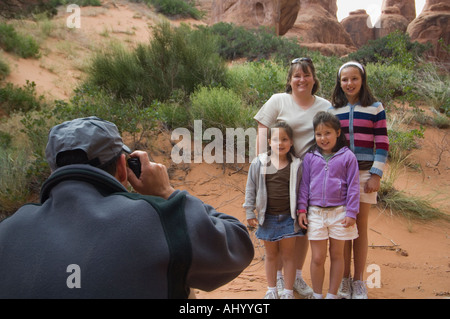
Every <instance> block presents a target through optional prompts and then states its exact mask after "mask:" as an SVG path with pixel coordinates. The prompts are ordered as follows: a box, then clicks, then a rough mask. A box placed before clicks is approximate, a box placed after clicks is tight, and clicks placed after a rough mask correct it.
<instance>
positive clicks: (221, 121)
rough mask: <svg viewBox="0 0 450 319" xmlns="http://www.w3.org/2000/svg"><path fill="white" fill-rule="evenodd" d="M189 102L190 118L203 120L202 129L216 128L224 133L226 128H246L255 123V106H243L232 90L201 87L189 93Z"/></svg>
mask: <svg viewBox="0 0 450 319" xmlns="http://www.w3.org/2000/svg"><path fill="white" fill-rule="evenodd" d="M191 103H192V106H191V111H190V113H191V118H192V119H193V120H203V122H202V126H203V129H207V128H218V129H220V130H221V131H222V133H223V134H224V135H225V132H226V128H243V129H247V128H249V127H253V126H254V125H255V121H254V120H253V116H254V115H255V114H256V108H252V107H245V106H244V103H243V101H242V99H241V97H240V96H239V95H238V94H237V93H235V92H234V91H233V90H230V89H225V88H222V87H218V88H207V87H201V88H199V90H197V91H196V92H194V93H193V94H192V95H191ZM191 127H192V125H191Z"/></svg>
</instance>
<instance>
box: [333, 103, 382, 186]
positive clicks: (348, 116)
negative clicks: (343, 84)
mask: <svg viewBox="0 0 450 319" xmlns="http://www.w3.org/2000/svg"><path fill="white" fill-rule="evenodd" d="M330 112H331V113H333V114H335V115H336V116H337V117H338V118H339V120H340V122H341V127H342V132H343V133H344V134H345V137H346V138H347V140H348V141H349V143H350V149H351V150H352V151H353V153H355V155H356V158H357V159H358V161H370V162H373V164H372V167H371V168H370V170H369V172H370V173H371V174H377V175H379V176H380V177H381V176H383V170H384V167H385V164H386V161H387V156H388V151H389V139H388V135H387V127H386V112H385V111H384V108H383V105H382V104H381V103H380V102H375V103H374V104H372V105H370V106H361V105H360V104H359V103H357V104H355V105H351V104H350V103H348V104H347V105H346V106H344V107H341V108H333V107H332V108H330Z"/></svg>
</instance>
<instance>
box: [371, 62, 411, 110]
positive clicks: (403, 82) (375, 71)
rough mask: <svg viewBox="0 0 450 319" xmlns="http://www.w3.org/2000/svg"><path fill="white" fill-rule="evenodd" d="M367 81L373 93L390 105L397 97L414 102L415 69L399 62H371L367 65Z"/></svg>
mask: <svg viewBox="0 0 450 319" xmlns="http://www.w3.org/2000/svg"><path fill="white" fill-rule="evenodd" d="M366 71H367V82H368V84H369V87H370V89H371V90H372V93H373V94H374V95H375V96H376V97H377V98H378V99H379V100H380V101H381V102H382V103H383V104H384V106H385V108H386V107H388V106H389V105H388V104H389V102H391V101H392V100H394V99H396V98H401V99H403V100H406V101H409V102H413V101H414V100H415V99H416V98H417V97H416V95H415V94H414V87H415V85H416V83H415V81H416V76H415V72H414V71H413V70H409V69H406V68H404V67H402V66H400V65H398V64H382V63H375V64H372V63H369V64H367V65H366Z"/></svg>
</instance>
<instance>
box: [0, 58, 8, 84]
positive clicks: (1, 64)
mask: <svg viewBox="0 0 450 319" xmlns="http://www.w3.org/2000/svg"><path fill="white" fill-rule="evenodd" d="M10 72H11V69H10V68H9V64H8V63H7V62H6V61H5V60H4V59H3V58H2V56H1V55H0V81H1V80H3V79H4V78H6V77H7V76H8V75H9V73H10Z"/></svg>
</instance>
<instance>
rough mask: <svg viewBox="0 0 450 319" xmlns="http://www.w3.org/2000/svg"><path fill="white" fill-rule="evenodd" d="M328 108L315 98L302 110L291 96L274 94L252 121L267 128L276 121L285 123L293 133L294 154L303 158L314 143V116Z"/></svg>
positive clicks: (329, 104) (329, 105)
mask: <svg viewBox="0 0 450 319" xmlns="http://www.w3.org/2000/svg"><path fill="white" fill-rule="evenodd" d="M330 107H331V103H330V102H329V101H327V100H325V99H324V98H321V97H318V96H315V101H314V104H313V105H312V106H311V107H309V108H308V109H307V110H304V109H302V108H301V107H300V106H299V105H298V104H297V103H295V101H294V99H293V97H292V94H289V93H276V94H274V95H272V97H271V98H270V99H269V100H268V101H267V102H266V103H265V104H264V105H263V106H262V107H261V109H260V110H259V111H258V113H256V115H255V116H254V119H255V120H256V121H258V122H259V123H261V124H262V125H265V126H267V127H271V126H272V125H274V124H275V123H276V122H278V121H284V122H286V123H287V124H288V125H289V126H290V127H291V128H292V130H293V131H294V147H295V153H296V155H297V156H298V157H301V158H303V155H304V154H305V153H306V151H307V150H308V149H309V148H310V147H311V145H313V143H314V128H313V118H314V115H316V113H318V112H319V111H327V110H328V109H329V108H330Z"/></svg>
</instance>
